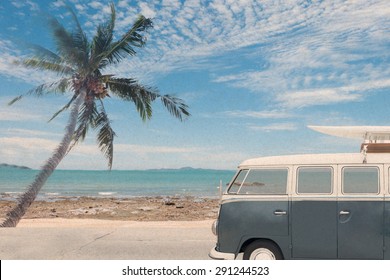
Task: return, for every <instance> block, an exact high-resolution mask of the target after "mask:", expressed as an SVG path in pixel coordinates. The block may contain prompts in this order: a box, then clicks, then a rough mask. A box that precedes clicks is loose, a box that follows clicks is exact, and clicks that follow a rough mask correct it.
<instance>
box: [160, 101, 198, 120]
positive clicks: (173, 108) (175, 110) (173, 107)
mask: <svg viewBox="0 0 390 280" xmlns="http://www.w3.org/2000/svg"><path fill="white" fill-rule="evenodd" d="M160 99H161V101H162V103H163V105H164V106H165V108H167V110H168V111H169V113H171V115H172V116H174V117H176V118H178V119H179V120H180V121H183V120H184V119H185V118H187V117H189V116H190V115H191V114H190V112H189V111H188V106H187V105H186V104H185V103H184V101H183V100H182V99H180V98H177V97H174V96H170V95H161V96H160Z"/></svg>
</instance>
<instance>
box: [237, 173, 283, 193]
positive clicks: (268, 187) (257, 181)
mask: <svg viewBox="0 0 390 280" xmlns="http://www.w3.org/2000/svg"><path fill="white" fill-rule="evenodd" d="M287 174H288V170H287V169H251V170H249V173H248V174H247V176H246V178H245V181H244V182H243V183H242V185H241V187H240V189H239V190H238V193H239V194H286V189H287Z"/></svg>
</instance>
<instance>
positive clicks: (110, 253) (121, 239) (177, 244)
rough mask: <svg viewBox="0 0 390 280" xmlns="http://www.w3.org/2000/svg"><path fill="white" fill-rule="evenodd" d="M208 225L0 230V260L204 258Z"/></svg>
mask: <svg viewBox="0 0 390 280" xmlns="http://www.w3.org/2000/svg"><path fill="white" fill-rule="evenodd" d="M210 226H211V222H206V223H205V222H203V223H202V224H201V225H196V226H188V225H185V226H182V225H180V224H179V225H177V224H166V225H165V224H162V225H161V224H156V223H151V224H149V223H142V225H139V224H138V225H137V226H127V227H123V226H116V225H112V226H104V227H57V228H55V227H17V228H3V229H0V259H2V260H35V259H37V260H63V259H67V260H81V259H82V260H151V259H156V260H170V259H176V260H207V259H209V258H208V252H209V251H210V249H211V248H212V247H213V246H214V244H215V241H216V238H215V237H214V235H213V234H212V233H211V230H210Z"/></svg>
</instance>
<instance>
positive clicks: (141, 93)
mask: <svg viewBox="0 0 390 280" xmlns="http://www.w3.org/2000/svg"><path fill="white" fill-rule="evenodd" d="M106 84H107V86H108V88H109V89H110V91H111V92H112V93H113V94H115V95H116V96H117V97H119V98H121V99H123V100H125V101H130V102H133V103H134V105H135V107H136V109H137V111H138V113H139V115H140V117H141V119H142V120H143V121H146V120H148V119H150V118H151V117H152V102H153V101H154V100H155V99H156V98H157V97H158V96H159V94H158V92H157V90H156V89H153V88H147V87H144V86H141V85H139V84H138V82H137V81H136V80H134V79H125V78H111V79H110V80H109V81H107V82H106Z"/></svg>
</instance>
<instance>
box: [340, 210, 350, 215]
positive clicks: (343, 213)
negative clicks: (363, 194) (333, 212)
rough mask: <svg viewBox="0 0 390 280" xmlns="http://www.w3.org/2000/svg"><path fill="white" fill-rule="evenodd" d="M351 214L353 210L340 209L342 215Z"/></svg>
mask: <svg viewBox="0 0 390 280" xmlns="http://www.w3.org/2000/svg"><path fill="white" fill-rule="evenodd" d="M349 214H351V212H349V211H346V210H341V211H340V215H349Z"/></svg>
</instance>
